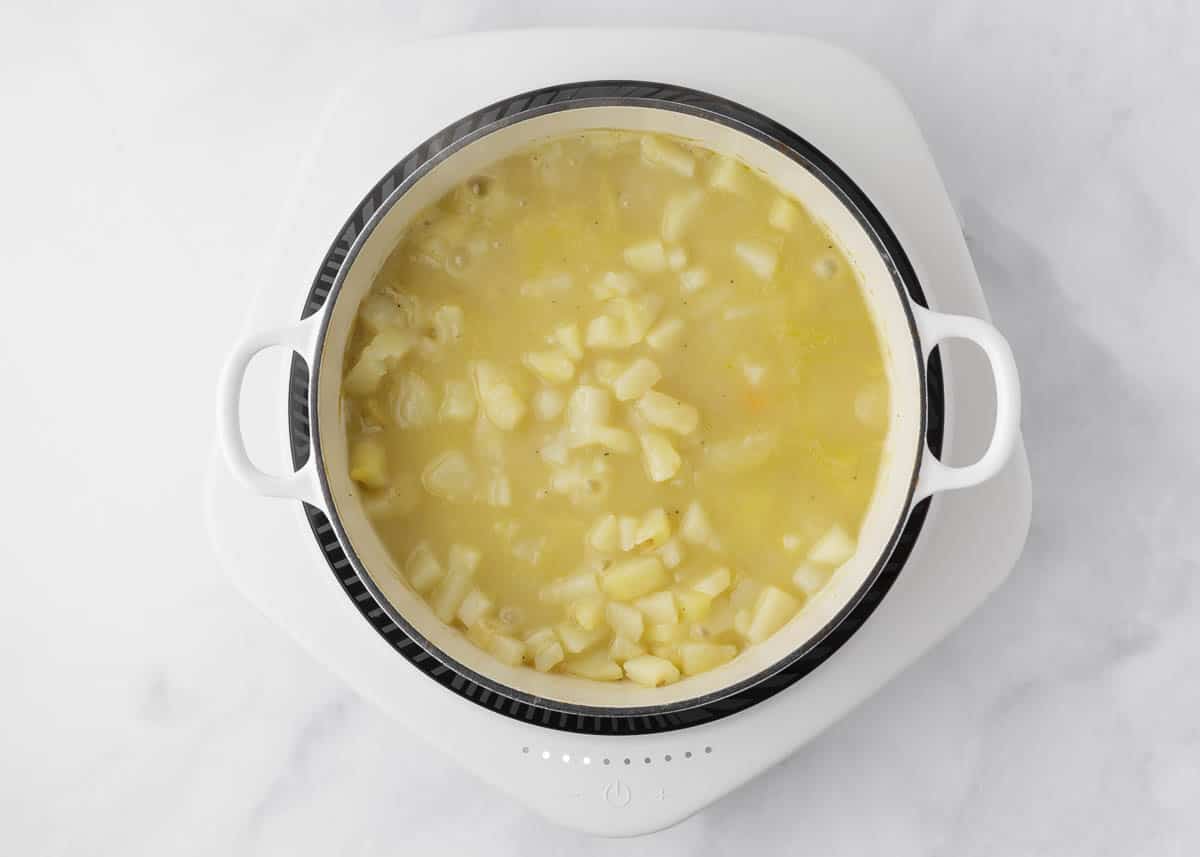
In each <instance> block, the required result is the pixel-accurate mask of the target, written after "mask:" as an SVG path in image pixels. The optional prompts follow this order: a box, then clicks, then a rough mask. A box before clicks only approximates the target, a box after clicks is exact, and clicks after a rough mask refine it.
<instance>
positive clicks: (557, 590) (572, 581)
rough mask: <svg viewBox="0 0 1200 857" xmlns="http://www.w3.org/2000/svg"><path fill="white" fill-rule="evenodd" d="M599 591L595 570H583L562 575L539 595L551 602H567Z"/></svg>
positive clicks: (548, 584)
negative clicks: (569, 574)
mask: <svg viewBox="0 0 1200 857" xmlns="http://www.w3.org/2000/svg"><path fill="white" fill-rule="evenodd" d="M599 593H600V586H599V584H597V583H596V574H595V572H592V571H581V572H578V573H577V574H572V575H571V576H570V577H560V578H559V579H558V580H552V581H550V582H549V583H547V584H546V585H545V586H543V587H542V589H541V591H540V592H539V593H538V596H539V597H540V598H541V599H542V600H543V601H546V602H548V603H550V604H565V603H566V602H568V601H575V600H578V599H580V598H586V597H588V596H589V595H598V594H599Z"/></svg>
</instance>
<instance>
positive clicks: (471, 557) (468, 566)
mask: <svg viewBox="0 0 1200 857" xmlns="http://www.w3.org/2000/svg"><path fill="white" fill-rule="evenodd" d="M446 564H447V566H448V567H449V570H448V571H447V572H446V576H445V577H444V578H442V582H441V583H440V584H438V587H437V589H436V590H434V593H433V601H432V604H433V612H434V613H435V614H437V617H438V618H439V619H441V620H442V621H443V622H449V621H450V620H451V619H453V618H454V614H455V613H456V612H457V611H458V608H459V605H460V604H462V602H463V599H464V598H466V597H467V592H468V591H469V590H470V588H471V581H472V578H473V577H474V575H475V569H476V568H477V567H478V566H479V551H477V550H475V549H474V548H471V547H467V546H465V545H451V547H450V556H449V558H448V560H447V563H446Z"/></svg>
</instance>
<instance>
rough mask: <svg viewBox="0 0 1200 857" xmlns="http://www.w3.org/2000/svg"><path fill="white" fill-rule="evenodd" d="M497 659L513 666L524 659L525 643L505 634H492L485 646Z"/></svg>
mask: <svg viewBox="0 0 1200 857" xmlns="http://www.w3.org/2000/svg"><path fill="white" fill-rule="evenodd" d="M485 648H486V649H487V651H489V652H490V653H491V654H492V655H493V656H494V657H495V658H496V660H498V661H502V662H504V663H506V664H508V665H509V666H513V667H515V666H516V665H517V664H519V663H521V662H522V661H523V660H524V659H525V645H524V644H523V643H522V642H521V641H520V640H516V639H513V638H512V637H509V636H507V635H505V634H493V635H492V636H491V639H489V640H488V645H487V646H486V647H485Z"/></svg>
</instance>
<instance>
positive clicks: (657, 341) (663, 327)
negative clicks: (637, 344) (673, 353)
mask: <svg viewBox="0 0 1200 857" xmlns="http://www.w3.org/2000/svg"><path fill="white" fill-rule="evenodd" d="M682 337H683V319H680V318H668V319H664V320H662V321H661V322H659V323H658V325H657V326H656V327H655V328H654V329H653V330H651V331H650V332H649V333H647V334H646V344H647V345H649V346H650V347H651V348H653V349H654V350H655V351H668V350H670V349H672V348H674V347H675V346H676V345H678V344H679V340H680V339H681V338H682Z"/></svg>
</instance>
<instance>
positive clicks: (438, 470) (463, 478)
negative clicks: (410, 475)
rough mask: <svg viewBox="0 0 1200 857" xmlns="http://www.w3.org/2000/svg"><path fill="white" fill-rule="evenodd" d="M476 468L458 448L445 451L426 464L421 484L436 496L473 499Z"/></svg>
mask: <svg viewBox="0 0 1200 857" xmlns="http://www.w3.org/2000/svg"><path fill="white" fill-rule="evenodd" d="M475 481H476V476H475V469H474V468H473V467H472V466H471V462H470V461H468V460H467V457H466V456H465V455H463V454H462V453H461V452H459V451H458V450H456V449H454V450H450V451H449V452H443V453H442V454H441V455H439V456H438V457H437V458H435V459H434V460H433V461H431V462H429V464H428V465H426V467H425V470H424V472H423V473H422V474H421V484H422V485H424V486H425V490H426V491H428V492H429V493H430V494H432V495H433V496H435V497H440V498H441V499H443V500H449V501H450V502H452V503H461V502H463V501H466V500H469V499H471V497H472V495H473V493H474V491H475Z"/></svg>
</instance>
